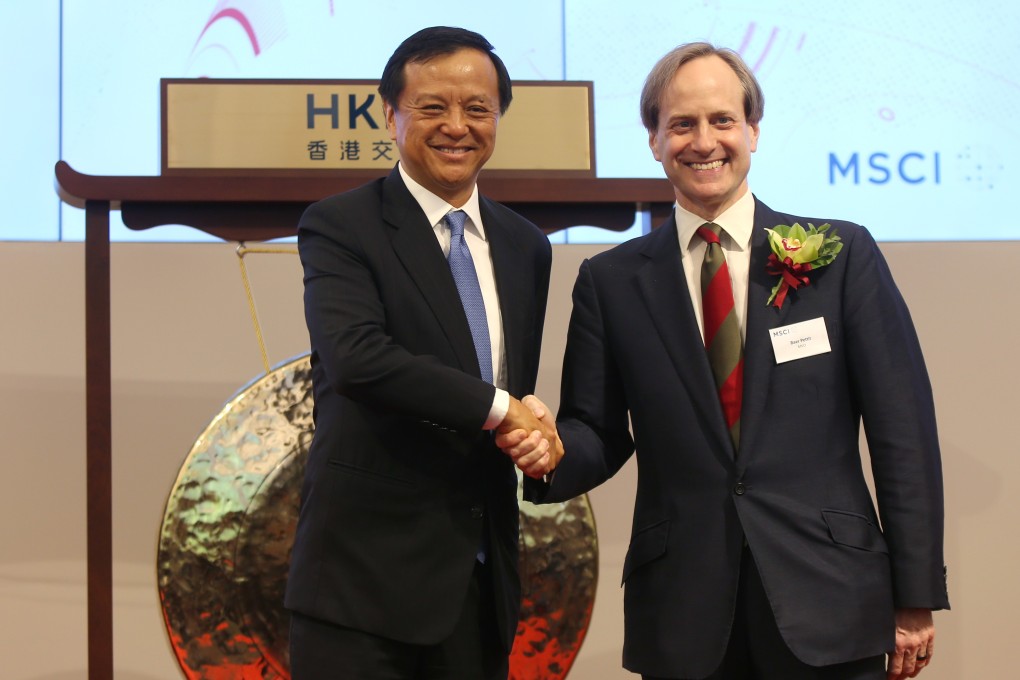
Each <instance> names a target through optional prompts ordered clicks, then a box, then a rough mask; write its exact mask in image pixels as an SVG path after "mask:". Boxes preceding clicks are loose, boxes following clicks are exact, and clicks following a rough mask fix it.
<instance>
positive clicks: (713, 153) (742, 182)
mask: <svg viewBox="0 0 1020 680" xmlns="http://www.w3.org/2000/svg"><path fill="white" fill-rule="evenodd" d="M648 146H649V147H651V149H652V155H653V156H655V160H657V161H659V162H660V163H662V168H663V170H665V171H666V176H667V177H668V178H669V181H670V182H671V183H672V184H673V189H674V191H675V192H676V198H677V202H678V203H679V204H680V205H681V206H682V207H683V208H685V209H687V210H689V211H691V212H693V213H694V214H696V215H698V216H700V217H703V218H705V219H706V220H713V219H715V218H716V217H718V216H719V214H720V213H722V212H723V211H725V210H726V209H727V208H729V207H730V206H731V205H733V204H734V203H735V202H736V201H737V199H739V198H740V197H741V196H743V195H744V194H745V193H746V192H747V173H748V171H749V170H750V169H751V154H752V153H753V152H754V151H755V150H756V149H757V148H758V125H757V124H749V123H748V122H747V119H746V117H745V115H744V92H743V89H742V88H741V86H740V80H739V79H738V78H737V74H736V73H734V71H733V69H732V68H730V66H729V64H727V63H726V62H725V61H723V60H722V59H720V58H719V57H717V56H716V55H710V56H706V57H699V58H697V59H693V60H691V61H689V62H687V63H686V64H684V65H683V66H681V67H680V68H679V69H677V72H676V74H675V75H674V76H673V80H672V81H671V82H670V84H669V86H668V87H666V89H665V90H664V91H663V94H662V100H661V101H660V108H659V123H658V127H657V128H656V130H655V131H654V132H652V133H649V135H648Z"/></svg>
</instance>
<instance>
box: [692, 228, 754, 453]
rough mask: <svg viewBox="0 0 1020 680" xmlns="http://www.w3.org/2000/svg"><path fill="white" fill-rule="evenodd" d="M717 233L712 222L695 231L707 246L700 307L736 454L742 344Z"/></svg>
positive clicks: (742, 368) (713, 369) (711, 363)
mask: <svg viewBox="0 0 1020 680" xmlns="http://www.w3.org/2000/svg"><path fill="white" fill-rule="evenodd" d="M719 231H720V227H719V225H718V224H715V223H713V222H706V223H705V224H703V225H701V226H700V227H698V236H700V237H701V238H703V239H705V242H706V243H707V244H708V247H707V249H706V250H705V261H704V263H703V264H702V266H701V304H702V313H703V315H704V321H705V348H706V349H707V350H708V363H709V364H710V365H711V366H712V374H713V376H714V377H715V385H716V389H717V391H718V393H719V401H720V402H722V408H723V415H724V416H725V417H726V425H727V427H729V429H730V437H731V438H732V439H733V448H734V450H736V449H737V448H739V446H740V402H741V398H742V396H743V388H744V356H743V347H742V345H743V342H742V341H741V338H740V324H739V323H738V321H737V310H736V308H735V307H734V305H733V284H732V283H731V281H730V270H729V268H728V267H727V266H726V256H725V255H724V254H723V249H722V245H721V244H720V243H719Z"/></svg>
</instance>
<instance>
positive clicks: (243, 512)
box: [156, 354, 598, 680]
mask: <svg viewBox="0 0 1020 680" xmlns="http://www.w3.org/2000/svg"><path fill="white" fill-rule="evenodd" d="M311 388H312V379H311V368H310V365H309V357H308V355H307V354H306V355H303V356H300V357H297V358H295V359H291V360H289V361H287V362H284V363H282V364H280V365H278V366H277V367H276V368H274V369H273V370H271V371H270V372H269V373H268V374H266V375H265V376H264V377H261V378H258V379H256V380H254V381H253V382H252V383H250V384H249V385H248V386H246V387H244V388H243V389H242V390H241V391H240V392H239V393H238V394H237V395H236V396H234V397H233V398H232V399H231V400H230V401H229V402H227V404H226V405H225V406H224V407H223V410H222V411H220V413H219V414H218V415H217V416H216V417H215V418H214V419H213V421H212V422H211V423H210V424H209V426H208V427H207V428H206V429H205V431H204V432H203V433H202V434H201V435H200V436H199V438H198V439H197V440H196V441H195V444H194V446H193V447H192V449H191V451H190V452H189V453H188V456H187V458H185V460H184V463H183V465H182V466H181V471H180V473H179V475H178V477H177V481H176V482H175V483H174V485H173V488H172V489H171V490H170V495H169V497H168V499H167V503H166V509H165V511H164V513H163V524H162V526H161V528H160V533H159V548H158V553H157V558H156V570H157V584H158V587H159V598H160V602H161V605H162V610H163V618H164V621H165V623H166V629H167V634H168V636H169V638H170V644H171V647H172V648H173V652H174V655H175V656H176V657H177V661H178V664H179V665H180V668H181V670H182V671H183V673H184V675H185V677H187V678H194V679H196V680H198V679H208V680H237V679H245V680H247V679H252V680H254V679H260V680H276V679H278V678H279V679H286V678H289V677H290V674H289V672H288V662H287V633H288V615H287V612H286V610H285V609H284V608H283V593H284V587H285V584H286V579H287V568H288V565H289V561H290V547H291V543H292V540H293V535H294V530H295V527H296V526H297V515H298V504H299V500H300V492H301V482H302V477H303V474H304V466H305V460H306V458H307V455H308V446H309V444H310V443H311V439H312V431H313V424H312V389H311ZM520 508H521V510H520V513H521V514H520V520H521V536H520V560H521V561H520V572H521V586H522V591H523V593H522V603H521V620H520V623H519V624H518V627H517V638H516V640H515V642H514V647H513V651H512V653H511V656H510V677H511V678H513V679H514V680H559V679H561V678H565V677H566V675H567V672H568V671H569V670H570V666H571V665H572V664H573V662H574V658H575V657H576V656H577V652H578V650H579V649H580V647H581V642H582V641H583V640H584V635H585V633H586V631H587V629H588V623H589V620H590V618H591V610H592V605H593V603H594V600H595V584H596V580H597V576H598V543H597V540H596V535H595V520H594V517H593V515H592V511H591V505H590V504H589V503H588V499H587V497H586V496H581V497H579V498H575V499H573V500H571V501H568V502H566V503H558V504H552V505H544V506H537V505H532V504H530V503H523V502H522V503H521V506H520Z"/></svg>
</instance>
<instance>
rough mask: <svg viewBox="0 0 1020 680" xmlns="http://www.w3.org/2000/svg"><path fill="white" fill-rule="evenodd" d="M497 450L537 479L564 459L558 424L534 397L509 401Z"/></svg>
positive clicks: (498, 434) (525, 472)
mask: <svg viewBox="0 0 1020 680" xmlns="http://www.w3.org/2000/svg"><path fill="white" fill-rule="evenodd" d="M496 446H498V447H499V448H500V449H502V450H503V453H505V454H506V455H508V456H510V458H511V459H512V460H513V461H514V465H516V466H517V467H518V468H520V470H521V472H523V473H524V474H525V475H527V476H528V477H533V478H535V479H542V478H543V477H544V476H545V475H548V474H549V473H551V472H552V471H553V470H555V469H556V466H557V465H559V463H560V459H561V458H563V442H561V441H560V437H559V434H557V432H556V420H555V419H554V418H553V416H552V414H551V413H549V409H548V408H546V405H545V404H543V403H542V401H541V400H540V399H539V398H538V397H536V396H535V395H533V394H529V395H528V396H526V397H524V399H523V400H521V401H518V400H517V399H515V398H514V397H510V408H509V409H508V410H507V414H506V418H504V419H503V422H502V423H500V424H499V427H497V428H496Z"/></svg>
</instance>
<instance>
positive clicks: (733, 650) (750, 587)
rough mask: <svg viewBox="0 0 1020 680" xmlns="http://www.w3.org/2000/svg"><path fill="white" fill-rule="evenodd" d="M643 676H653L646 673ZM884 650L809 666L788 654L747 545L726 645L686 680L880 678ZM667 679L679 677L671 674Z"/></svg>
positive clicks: (742, 560) (789, 652)
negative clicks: (713, 664) (707, 668)
mask: <svg viewBox="0 0 1020 680" xmlns="http://www.w3.org/2000/svg"><path fill="white" fill-rule="evenodd" d="M641 677H642V678H644V680H665V679H662V678H659V679H656V678H652V677H650V676H647V675H643V676H641ZM885 678H886V673H885V656H884V655H882V656H873V657H869V658H867V659H859V660H857V661H850V662H848V663H841V664H834V665H832V666H809V665H807V664H806V663H804V662H803V661H801V660H800V659H798V658H797V657H795V656H794V655H793V652H791V651H790V648H789V647H787V646H786V642H784V641H783V637H782V634H781V633H780V632H779V627H778V626H777V625H776V619H775V616H774V615H773V614H772V607H771V605H769V601H768V597H767V596H766V595H765V588H764V587H763V586H762V584H761V576H760V575H759V574H758V567H757V566H756V565H755V563H754V558H753V557H752V556H751V552H750V550H748V549H747V547H745V548H744V554H743V557H742V558H741V563H740V588H739V590H738V592H737V608H736V613H735V615H734V620H733V630H732V631H731V632H730V641H729V645H728V646H727V648H726V654H725V656H724V657H723V661H722V664H721V665H720V666H719V668H718V669H716V671H715V672H714V673H712V675H710V676H708V677H707V678H698V679H690V680H885ZM672 680H684V679H681V678H675V679H672Z"/></svg>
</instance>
